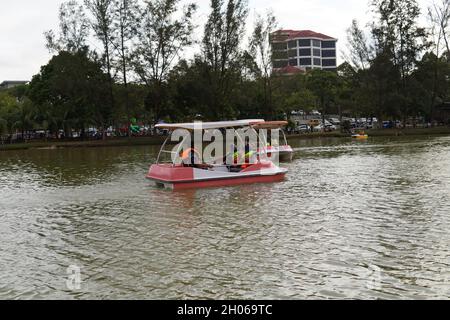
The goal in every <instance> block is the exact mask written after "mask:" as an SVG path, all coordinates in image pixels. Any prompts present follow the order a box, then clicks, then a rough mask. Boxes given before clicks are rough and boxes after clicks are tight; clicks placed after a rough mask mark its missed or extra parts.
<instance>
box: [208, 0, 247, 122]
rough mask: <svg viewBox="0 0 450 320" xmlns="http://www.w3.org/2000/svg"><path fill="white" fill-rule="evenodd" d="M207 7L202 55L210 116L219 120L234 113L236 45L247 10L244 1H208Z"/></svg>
mask: <svg viewBox="0 0 450 320" xmlns="http://www.w3.org/2000/svg"><path fill="white" fill-rule="evenodd" d="M210 6H211V12H210V14H209V16H208V21H207V22H206V25H205V32H204V36H203V41H202V54H203V59H204V61H205V62H206V64H207V66H208V69H207V73H206V76H207V79H208V86H209V88H208V90H209V91H210V92H211V93H212V94H211V98H212V100H211V101H210V103H209V104H210V106H209V107H210V108H211V109H212V110H213V112H215V115H214V118H222V119H223V118H226V117H233V116H236V110H235V109H234V108H233V106H232V105H231V100H232V94H233V91H234V90H236V87H237V85H238V84H239V81H238V80H239V74H240V69H241V66H242V57H243V54H242V50H241V46H240V45H241V43H242V39H243V36H244V33H245V21H246V18H247V14H248V9H247V3H246V1H245V0H228V1H227V2H226V3H224V1H222V0H211V2H210ZM237 75H238V77H237V78H236V76H237Z"/></svg>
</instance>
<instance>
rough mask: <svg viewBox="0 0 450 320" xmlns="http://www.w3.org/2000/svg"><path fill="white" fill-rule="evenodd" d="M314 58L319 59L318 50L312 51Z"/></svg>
mask: <svg viewBox="0 0 450 320" xmlns="http://www.w3.org/2000/svg"><path fill="white" fill-rule="evenodd" d="M313 55H314V57H320V49H313Z"/></svg>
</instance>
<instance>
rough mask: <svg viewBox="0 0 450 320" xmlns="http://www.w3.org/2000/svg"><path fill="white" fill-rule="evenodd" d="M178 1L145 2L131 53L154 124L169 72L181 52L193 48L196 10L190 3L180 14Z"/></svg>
mask: <svg viewBox="0 0 450 320" xmlns="http://www.w3.org/2000/svg"><path fill="white" fill-rule="evenodd" d="M179 2H180V1H179V0H153V1H145V8H144V10H143V13H142V16H141V23H140V26H139V32H138V39H139V42H138V44H137V47H136V50H135V52H134V62H133V64H134V70H135V72H136V73H137V75H138V76H139V78H140V79H141V81H142V82H144V83H145V84H146V85H147V86H148V88H149V95H148V97H147V99H146V105H147V107H148V109H151V110H152V111H153V114H154V118H155V121H157V120H159V119H160V117H162V116H163V113H164V112H163V109H164V103H165V101H166V99H165V94H166V93H167V88H166V87H165V85H164V82H165V81H166V80H167V77H168V74H169V71H170V70H171V68H172V67H173V65H174V63H175V62H176V61H177V59H178V58H179V57H180V54H181V53H182V51H183V50H184V49H185V48H186V47H187V46H190V45H192V44H193V40H192V34H193V31H194V24H193V14H194V13H195V11H196V10H197V6H196V5H195V4H193V3H190V4H188V5H186V6H184V7H183V9H182V10H181V11H182V12H181V17H180V18H176V16H177V13H179V11H180V9H179Z"/></svg>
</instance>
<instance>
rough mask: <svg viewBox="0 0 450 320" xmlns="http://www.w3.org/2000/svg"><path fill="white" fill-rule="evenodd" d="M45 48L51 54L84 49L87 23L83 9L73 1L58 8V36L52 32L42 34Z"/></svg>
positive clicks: (87, 29)
mask: <svg viewBox="0 0 450 320" xmlns="http://www.w3.org/2000/svg"><path fill="white" fill-rule="evenodd" d="M44 35H45V38H46V47H47V49H49V50H50V51H52V52H60V51H69V52H77V51H80V50H83V49H84V48H85V47H86V40H87V38H88V36H89V21H88V19H87V17H86V14H85V12H84V8H83V6H82V5H80V4H79V3H78V2H77V1H75V0H70V1H67V2H64V3H62V4H61V6H60V8H59V34H58V36H56V35H55V32H54V31H53V30H50V31H47V32H45V33H44Z"/></svg>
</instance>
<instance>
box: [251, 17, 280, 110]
mask: <svg viewBox="0 0 450 320" xmlns="http://www.w3.org/2000/svg"><path fill="white" fill-rule="evenodd" d="M277 25H278V23H277V20H276V18H275V16H274V14H273V12H272V11H268V12H267V14H266V16H265V17H262V16H261V15H259V14H258V15H256V21H255V27H254V30H253V34H252V36H251V38H250V53H251V55H252V56H253V58H254V59H255V61H256V63H257V66H258V73H257V76H258V80H259V81H261V82H262V83H263V93H264V101H263V108H264V110H265V111H266V110H267V111H266V112H267V113H266V115H267V116H268V117H269V118H273V117H274V114H273V106H272V46H271V41H270V37H271V34H272V33H273V32H274V31H275V30H276V28H277Z"/></svg>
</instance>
